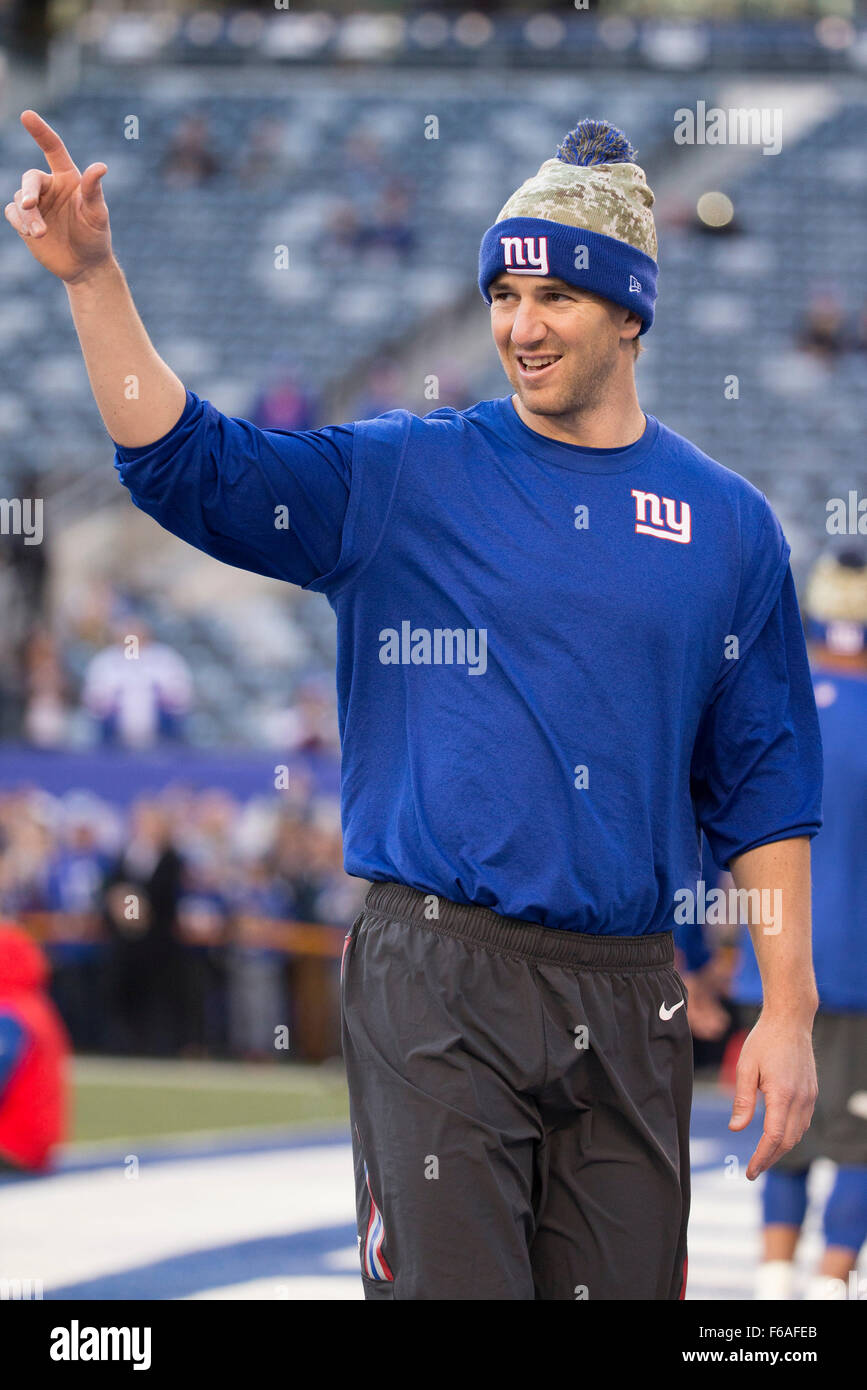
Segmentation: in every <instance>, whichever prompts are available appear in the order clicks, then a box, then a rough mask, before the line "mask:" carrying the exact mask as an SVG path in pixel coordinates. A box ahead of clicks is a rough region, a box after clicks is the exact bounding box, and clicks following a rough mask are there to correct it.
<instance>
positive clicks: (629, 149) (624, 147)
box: [557, 116, 637, 166]
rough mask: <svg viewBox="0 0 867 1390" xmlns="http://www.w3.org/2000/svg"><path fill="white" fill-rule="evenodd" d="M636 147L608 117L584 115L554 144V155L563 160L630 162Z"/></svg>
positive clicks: (593, 162)
mask: <svg viewBox="0 0 867 1390" xmlns="http://www.w3.org/2000/svg"><path fill="white" fill-rule="evenodd" d="M636 153H637V152H636V150H635V149H634V148H633V146H632V145H631V144H630V142H629V140H627V138H626V136H625V135H624V134H623V131H622V130H618V129H617V126H616V125H612V124H611V122H610V121H593V120H591V119H590V117H589V116H588V117H585V119H584V120H583V121H579V122H578V124H577V125H576V127H575V129H574V130H570V132H569V134H568V135H567V136H565V138H564V140H563V143H562V144H561V145H558V146H557V158H558V159H561V160H562V161H563V163H564V164H583V165H585V166H586V165H589V164H633V163H634V162H635V157H636Z"/></svg>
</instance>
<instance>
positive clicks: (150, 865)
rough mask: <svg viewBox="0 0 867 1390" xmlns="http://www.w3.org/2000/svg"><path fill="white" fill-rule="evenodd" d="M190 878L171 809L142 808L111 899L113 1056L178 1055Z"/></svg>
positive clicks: (114, 876) (110, 887) (107, 892)
mask: <svg viewBox="0 0 867 1390" xmlns="http://www.w3.org/2000/svg"><path fill="white" fill-rule="evenodd" d="M182 872H183V862H182V860H181V857H180V855H179V854H178V852H177V850H176V849H175V846H174V844H173V843H172V836H171V827H170V824H169V820H168V817H167V816H166V814H165V811H164V810H163V808H162V807H160V806H159V805H158V804H157V803H156V802H150V801H145V800H142V801H138V802H136V803H135V804H134V806H133V809H132V826H131V832H130V840H129V843H128V845H127V846H126V848H125V849H124V851H123V853H122V854H121V855H120V857H119V858H118V859H117V860H116V862H115V863H114V864H113V865H112V867H111V869H110V870H109V873H108V876H107V878H106V882H105V888H104V894H103V916H104V922H105V928H106V933H107V937H108V952H107V957H108V958H107V990H108V1014H109V1018H108V1031H109V1049H110V1050H111V1051H117V1052H122V1053H127V1054H132V1055H136V1056H158V1057H165V1056H170V1055H171V1054H172V1053H174V1052H175V1051H176V1050H177V1047H178V1039H179V1035H180V1026H179V1017H178V1010H179V1004H180V1000H179V990H178V975H179V965H180V952H179V947H178V940H177V913H178V900H179V898H180V895H181V888H182Z"/></svg>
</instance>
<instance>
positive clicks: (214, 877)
mask: <svg viewBox="0 0 867 1390" xmlns="http://www.w3.org/2000/svg"><path fill="white" fill-rule="evenodd" d="M227 877H228V866H227V865H226V862H225V860H224V859H223V858H222V857H220V856H219V855H218V854H216V853H215V852H214V851H213V850H209V849H207V848H205V847H204V846H203V847H201V848H200V849H199V850H198V852H197V853H196V854H195V855H193V856H192V857H191V858H188V859H187V861H186V863H185V866H184V873H183V878H182V891H181V895H180V898H179V900H178V910H177V916H178V926H177V936H178V942H179V944H180V951H181V957H180V960H181V1000H182V1007H181V1017H182V1020H183V1037H182V1042H181V1051H182V1052H183V1055H184V1056H185V1057H220V1056H223V1055H224V1054H225V1052H226V1047H227V1033H226V1015H227V1004H226V972H225V969H224V961H223V953H224V947H225V945H226V939H227V932H228V926H229V920H230V906H229V898H228V893H227V891H226V889H227Z"/></svg>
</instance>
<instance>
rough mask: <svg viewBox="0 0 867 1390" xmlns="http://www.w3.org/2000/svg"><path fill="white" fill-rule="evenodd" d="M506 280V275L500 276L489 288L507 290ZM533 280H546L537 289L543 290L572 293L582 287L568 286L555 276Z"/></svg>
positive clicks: (539, 277)
mask: <svg viewBox="0 0 867 1390" xmlns="http://www.w3.org/2000/svg"><path fill="white" fill-rule="evenodd" d="M506 278H507V277H506V276H505V275H498V276H497V278H496V280H492V281H491V283H490V285H489V287H488V288H489V289H491V290H496V289H506V288H507V286H506V283H505V282H506ZM533 278H534V279H544V284H542V285H539V286H538V287H537V288H539V289H542V290H560V289H562V290H568V291H569V292H570V293H571V292H572V291H573V290H578V289H579V288H580V286H578V285H570V284H568V283H567V282H566V281H565V280H559V279H557V277H556V276H553V277H551V276H544V277H542V276H534V277H533Z"/></svg>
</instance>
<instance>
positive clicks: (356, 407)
mask: <svg viewBox="0 0 867 1390" xmlns="http://www.w3.org/2000/svg"><path fill="white" fill-rule="evenodd" d="M403 393H404V379H403V371H402V370H401V368H400V367H399V366H398V364H397V363H396V362H387V361H386V362H381V363H379V364H378V365H377V366H376V367H374V368H373V369H372V370H371V371H370V373H369V374H368V377H367V380H366V381H365V383H364V385H363V386H362V388H361V390H360V391H359V393H358V396H357V397H356V399H355V401H354V402H353V403H352V407H351V412H350V413H351V415H352V418H353V420H375V419H376V417H377V415H384V414H385V412H386V411H387V410H396V409H398V408H399V407H400V404H401V398H402V396H403Z"/></svg>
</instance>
